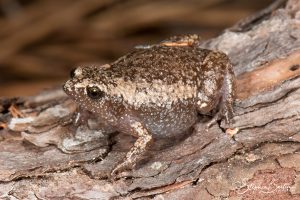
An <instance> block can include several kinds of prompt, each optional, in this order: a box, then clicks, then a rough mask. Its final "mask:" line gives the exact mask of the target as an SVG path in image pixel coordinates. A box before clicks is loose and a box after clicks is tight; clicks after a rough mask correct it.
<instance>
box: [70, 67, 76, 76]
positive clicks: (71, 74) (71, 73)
mask: <svg viewBox="0 0 300 200" xmlns="http://www.w3.org/2000/svg"><path fill="white" fill-rule="evenodd" d="M75 71H76V68H74V69H72V70H71V71H70V77H71V78H74V77H75Z"/></svg>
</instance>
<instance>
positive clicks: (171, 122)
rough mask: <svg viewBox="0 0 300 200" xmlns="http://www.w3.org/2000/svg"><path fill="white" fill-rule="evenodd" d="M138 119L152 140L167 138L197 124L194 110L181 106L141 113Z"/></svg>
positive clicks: (196, 115)
mask: <svg viewBox="0 0 300 200" xmlns="http://www.w3.org/2000/svg"><path fill="white" fill-rule="evenodd" d="M139 117H140V120H141V121H142V122H143V123H144V125H145V126H146V128H147V129H148V130H149V131H150V132H151V134H152V135H153V137H154V138H168V137H174V136H176V135H179V134H182V133H184V132H185V131H186V130H188V129H189V128H190V127H192V126H193V125H194V124H195V123H196V122H197V119H198V114H197V111H196V109H195V108H193V107H191V106H182V105H181V106H177V107H173V108H172V109H161V110H160V109H156V110H152V111H149V112H143V113H141V114H140V116H139Z"/></svg>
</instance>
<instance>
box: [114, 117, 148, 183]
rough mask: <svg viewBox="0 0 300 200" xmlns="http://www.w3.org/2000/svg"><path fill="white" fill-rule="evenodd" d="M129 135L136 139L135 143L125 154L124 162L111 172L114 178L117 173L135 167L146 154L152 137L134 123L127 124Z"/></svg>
mask: <svg viewBox="0 0 300 200" xmlns="http://www.w3.org/2000/svg"><path fill="white" fill-rule="evenodd" d="M129 126H130V128H129V129H130V131H131V135H134V136H136V137H138V139H137V140H136V141H135V143H134V145H133V147H132V148H131V149H130V151H129V152H128V153H127V154H126V157H125V159H124V161H123V162H122V163H120V164H118V165H117V166H116V167H115V168H114V169H113V171H112V172H111V176H112V177H114V176H115V175H116V174H117V173H119V172H122V171H125V170H127V169H131V168H133V167H134V166H135V164H136V162H137V161H138V160H139V159H140V158H141V156H142V155H143V154H144V153H145V152H146V148H147V146H148V144H149V143H150V142H151V140H152V135H151V134H150V133H149V131H148V130H147V129H146V128H145V127H144V126H143V124H142V123H140V122H137V121H134V122H131V123H130V124H129Z"/></svg>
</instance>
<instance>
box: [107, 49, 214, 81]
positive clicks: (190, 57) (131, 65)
mask: <svg viewBox="0 0 300 200" xmlns="http://www.w3.org/2000/svg"><path fill="white" fill-rule="evenodd" d="M209 52H210V51H209V50H205V49H199V48H195V47H168V46H158V47H152V48H149V49H143V50H141V49H137V50H135V51H133V52H132V53H130V54H128V55H126V56H124V57H122V58H120V59H119V60H117V61H116V62H114V63H113V64H112V66H111V68H110V69H109V71H110V72H111V75H112V78H124V79H128V80H131V81H133V82H138V81H140V80H144V81H146V82H153V81H154V80H161V81H162V82H163V83H164V84H173V83H176V82H178V81H182V82H183V83H186V82H189V83H190V84H195V82H193V83H192V82H190V81H196V78H197V77H199V78H200V77H202V74H203V70H205V69H203V68H201V63H203V60H204V58H205V57H206V56H207V55H208V53H209Z"/></svg>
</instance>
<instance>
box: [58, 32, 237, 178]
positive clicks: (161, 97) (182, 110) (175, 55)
mask: <svg viewBox="0 0 300 200" xmlns="http://www.w3.org/2000/svg"><path fill="white" fill-rule="evenodd" d="M197 41H198V37H196V36H186V37H182V38H176V37H175V38H173V39H171V40H167V41H164V42H162V43H160V44H158V45H153V46H148V47H142V48H138V49H135V50H133V51H132V52H131V53H129V54H127V55H125V56H123V57H121V58H119V59H118V60H117V61H115V62H113V63H111V64H106V65H102V66H85V67H84V66H83V67H78V68H76V70H75V71H73V72H72V74H71V79H70V80H68V81H67V82H66V83H65V85H64V87H63V88H64V91H65V92H66V93H67V94H68V95H69V96H70V97H71V98H73V99H74V100H75V101H76V102H77V103H78V104H79V105H80V106H81V107H82V108H83V109H85V110H88V111H91V112H93V113H95V114H96V115H97V116H98V117H99V119H100V121H101V124H102V125H103V126H104V127H106V128H107V129H106V130H109V131H107V132H115V131H118V132H120V133H125V134H130V135H133V136H135V137H136V138H137V140H136V142H135V143H134V145H133V147H132V148H131V149H130V151H129V152H128V153H127V155H126V157H125V159H124V162H122V163H120V164H119V165H117V166H116V167H115V169H114V170H113V171H112V175H115V174H116V173H118V172H121V171H124V170H125V169H130V168H132V167H134V165H135V164H136V162H137V161H138V159H139V158H140V157H141V155H142V154H143V153H144V152H145V151H146V147H147V146H148V145H149V144H150V143H151V141H152V140H153V139H160V138H168V137H170V136H176V135H177V134H180V133H183V132H185V131H186V130H188V129H189V128H191V127H192V126H193V125H194V124H195V123H196V122H197V119H198V114H208V113H210V112H212V111H217V112H214V113H215V116H214V117H213V119H212V120H211V121H210V122H209V123H208V126H210V125H211V124H213V123H215V122H216V121H217V120H218V119H221V118H225V119H226V122H229V120H230V118H231V117H232V116H233V109H232V103H233V101H234V74H233V71H232V66H231V63H230V60H229V58H228V57H227V55H225V54H224V53H222V52H218V51H212V50H208V49H202V48H199V47H198V45H196V44H197Z"/></svg>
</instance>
